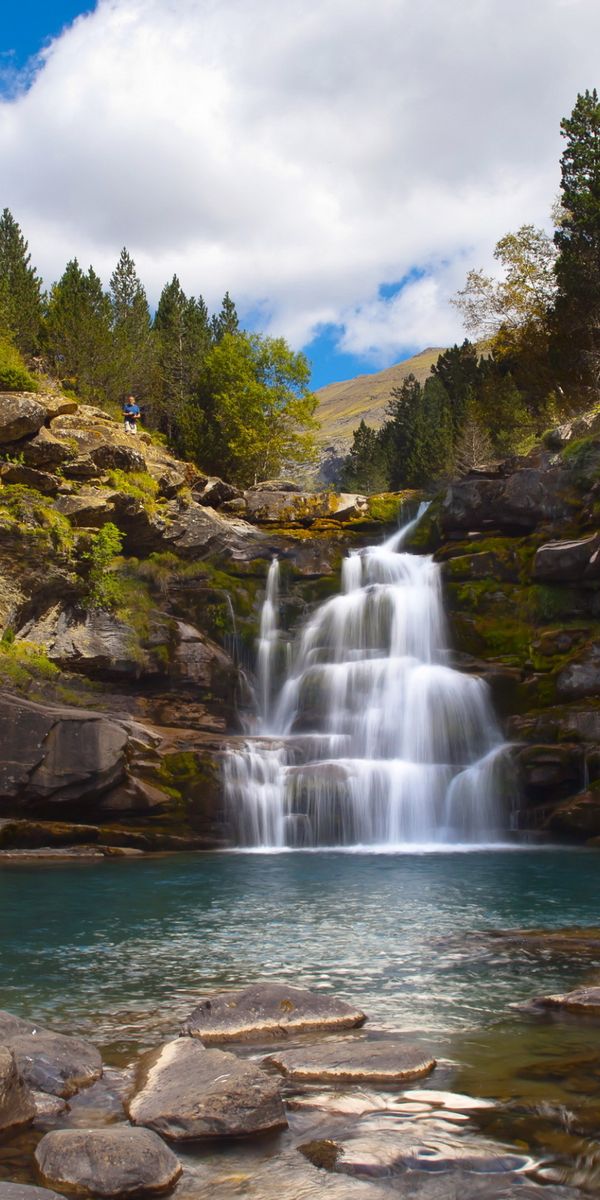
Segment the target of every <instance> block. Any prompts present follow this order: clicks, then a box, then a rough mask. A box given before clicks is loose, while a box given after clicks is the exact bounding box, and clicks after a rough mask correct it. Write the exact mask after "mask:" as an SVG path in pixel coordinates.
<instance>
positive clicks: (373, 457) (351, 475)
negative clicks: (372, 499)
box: [339, 421, 389, 495]
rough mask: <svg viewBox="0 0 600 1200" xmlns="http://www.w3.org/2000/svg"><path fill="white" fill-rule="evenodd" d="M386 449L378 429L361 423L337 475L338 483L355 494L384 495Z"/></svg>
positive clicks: (386, 483)
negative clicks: (356, 492)
mask: <svg viewBox="0 0 600 1200" xmlns="http://www.w3.org/2000/svg"><path fill="white" fill-rule="evenodd" d="M388 473H389V472H388V464H387V460H386V454H385V447H384V444H383V441H382V438H381V437H380V435H379V433H378V431H377V430H375V429H373V428H372V427H371V426H370V425H367V424H366V422H365V421H361V422H360V425H359V426H358V429H355V430H354V433H353V440H352V445H351V447H350V450H349V451H348V454H347V455H346V457H345V459H344V461H343V464H342V467H341V470H340V472H339V484H340V487H342V488H343V489H347V490H348V491H351V492H354V491H358V492H366V493H367V495H372V494H373V493H374V492H384V491H386V490H387V487H388Z"/></svg>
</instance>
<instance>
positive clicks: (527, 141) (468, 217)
mask: <svg viewBox="0 0 600 1200" xmlns="http://www.w3.org/2000/svg"><path fill="white" fill-rule="evenodd" d="M599 37H600V8H599V6H598V4H597V0H570V2H569V3H566V0H527V2H526V3H523V2H522V0H454V3H448V0H420V3H417V0H370V3H369V5H365V4H364V0H318V2H317V0H313V2H308V3H307V0H100V2H99V4H98V7H97V9H96V10H95V11H94V12H93V13H92V14H90V15H88V16H85V17H81V18H79V19H78V20H77V21H76V22H75V24H74V25H73V26H72V27H71V28H70V29H68V30H67V31H66V32H65V33H63V35H62V36H61V37H60V38H58V39H57V40H56V41H54V42H53V43H52V44H51V45H50V47H49V48H48V49H47V50H46V51H45V52H44V54H43V58H42V60H41V63H40V67H39V70H38V72H37V74H36V76H35V78H34V82H33V84H32V85H31V86H30V87H29V88H28V90H27V91H24V92H23V93H22V94H20V95H17V96H16V97H15V98H13V99H9V100H6V101H5V102H4V103H3V104H2V105H0V161H1V162H2V180H3V184H4V187H3V195H2V196H1V197H0V203H1V204H7V205H8V206H9V207H10V208H11V210H12V212H13V213H14V215H15V216H16V218H17V220H19V222H20V224H21V225H22V227H23V229H24V232H25V234H26V236H27V237H28V239H29V242H30V247H31V250H32V253H33V257H34V260H35V261H36V263H37V264H38V266H39V268H40V269H41V270H42V272H43V274H44V276H45V278H46V279H47V280H48V281H51V280H52V279H54V278H56V277H57V276H58V275H59V274H60V273H61V272H62V270H63V267H64V264H65V262H66V260H67V258H68V257H71V256H72V255H77V256H78V257H79V259H80V261H81V262H82V263H83V264H84V266H87V264H88V263H89V262H93V264H94V266H95V267H96V269H97V270H99V272H100V273H101V274H102V275H103V277H104V278H105V279H107V278H108V276H109V274H110V271H111V270H112V267H113V265H114V262H115V261H116V258H117V255H118V252H119V250H120V248H121V246H122V245H123V244H126V245H127V247H128V248H129V250H130V251H131V253H132V254H133V255H134V257H135V259H136V262H137V265H138V269H139V271H140V274H141V276H142V278H143V279H144V281H145V283H146V285H147V288H148V291H149V294H150V296H151V298H152V300H154V301H155V300H156V299H157V296H158V294H159V292H160V289H161V287H162V285H163V283H164V282H165V281H166V279H167V278H170V276H171V275H172V273H173V272H174V271H176V272H177V273H178V275H179V276H180V278H181V280H182V283H183V286H184V287H185V289H186V290H187V291H190V292H194V293H198V292H202V293H203V294H204V295H205V297H206V299H207V301H208V302H209V305H212V306H214V305H216V304H217V303H218V301H219V300H220V297H221V296H222V294H223V292H224V291H225V289H226V288H228V289H229V290H230V292H231V293H232V294H233V295H234V296H235V298H236V299H237V300H238V302H239V304H240V307H242V308H246V309H247V310H248V311H250V310H254V311H256V310H257V309H258V310H260V311H261V312H263V313H264V314H265V324H266V325H268V327H269V329H271V330H273V331H276V332H283V333H285V334H286V335H287V336H288V337H290V339H292V340H293V341H294V343H295V344H296V345H301V344H303V343H306V342H307V341H308V340H310V337H311V333H312V331H314V329H315V328H316V327H317V326H318V325H319V324H320V323H323V322H334V323H338V324H341V325H343V327H344V332H343V335H342V345H343V348H345V349H350V350H354V351H355V352H358V353H365V352H369V353H371V354H372V356H373V360H374V361H380V362H384V361H391V360H392V359H393V358H394V357H397V355H398V351H399V348H401V347H404V346H406V345H409V344H411V342H412V343H413V344H426V343H432V342H439V341H445V340H447V338H448V337H452V336H456V335H457V334H458V335H459V334H460V330H459V328H458V322H457V317H456V314H455V313H454V311H453V310H452V309H450V308H449V307H448V304H447V299H448V296H449V295H450V294H451V293H452V292H453V291H455V290H456V287H457V286H459V285H460V283H461V282H462V280H463V278H464V274H465V271H466V268H467V267H468V266H470V265H477V266H479V265H484V264H485V265H489V262H490V258H491V251H492V248H493V245H494V243H495V241H496V240H497V239H498V237H499V236H501V234H502V233H504V232H505V231H506V230H507V229H510V228H515V227H517V226H518V225H519V224H521V223H523V222H524V221H533V222H536V223H543V222H544V221H545V220H546V219H547V213H548V210H549V207H550V204H551V201H552V199H553V197H554V195H555V193H556V190H557V185H558V165H557V164H558V157H559V154H560V138H559V133H558V126H559V121H560V118H561V116H563V115H565V114H566V113H568V112H569V111H570V109H571V107H572V104H573V102H574V99H575V95H576V93H577V91H581V90H583V89H584V88H585V87H593V86H594V83H595V82H596V79H595V70H596V64H597V45H598V40H599ZM415 267H416V268H418V269H419V270H420V271H422V272H424V273H425V277H424V278H423V279H421V280H420V281H419V282H417V283H414V284H412V285H410V286H409V287H408V288H407V289H405V290H404V291H403V293H402V294H401V295H400V296H399V297H396V298H393V299H391V300H387V301H385V300H382V299H380V298H379V287H380V285H381V284H390V283H394V282H396V281H398V280H399V279H402V278H403V277H405V276H406V275H407V274H408V273H409V272H410V271H411V270H412V269H413V268H415Z"/></svg>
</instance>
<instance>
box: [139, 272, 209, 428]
mask: <svg viewBox="0 0 600 1200" xmlns="http://www.w3.org/2000/svg"><path fill="white" fill-rule="evenodd" d="M154 333H155V336H156V355H157V361H158V374H159V382H160V395H159V397H157V399H156V401H155V403H154V405H153V409H154V411H153V417H154V420H155V421H156V423H157V424H158V425H160V427H161V428H162V429H163V430H164V432H165V433H167V435H168V436H169V438H170V439H171V440H173V441H174V442H175V444H176V445H177V446H178V447H179V448H180V449H182V437H183V435H182V428H183V422H184V420H185V414H186V409H187V408H188V406H189V405H190V404H194V397H195V396H196V395H197V391H198V385H199V381H200V376H201V372H202V366H203V363H204V359H205V357H206V354H207V353H208V350H209V348H210V344H211V332H210V326H209V321H208V312H207V309H206V305H205V303H204V301H203V299H202V297H199V298H198V300H195V299H194V298H193V297H190V298H188V297H187V296H186V295H185V292H184V291H183V288H182V287H181V284H180V282H179V279H178V278H177V276H176V275H174V276H173V278H172V280H171V282H170V283H168V284H166V285H165V287H164V288H163V290H162V293H161V296H160V300H159V302H158V307H157V309H156V315H155V318H154Z"/></svg>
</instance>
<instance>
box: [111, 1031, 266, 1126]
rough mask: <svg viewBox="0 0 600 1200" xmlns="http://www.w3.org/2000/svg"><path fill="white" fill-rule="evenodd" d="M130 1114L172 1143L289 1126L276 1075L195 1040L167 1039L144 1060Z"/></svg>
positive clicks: (131, 1102)
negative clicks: (170, 1040) (209, 1048)
mask: <svg viewBox="0 0 600 1200" xmlns="http://www.w3.org/2000/svg"><path fill="white" fill-rule="evenodd" d="M128 1112H129V1116H130V1118H131V1120H132V1121H133V1123H134V1124H135V1125H146V1126H148V1127H149V1128H150V1129H154V1130H155V1131H156V1132H157V1133H160V1134H162V1135H163V1136H164V1137H167V1138H171V1139H172V1140H173V1141H188V1140H192V1139H194V1138H200V1137H241V1136H244V1135H247V1134H251V1133H266V1132H270V1131H272V1130H275V1129H282V1128H284V1127H285V1126H286V1125H287V1120H286V1117H285V1112H284V1108H283V1102H282V1099H281V1091H280V1086H279V1083H278V1081H277V1079H275V1078H274V1077H273V1076H272V1075H267V1074H266V1073H265V1072H264V1071H261V1070H260V1068H258V1067H256V1066H255V1065H254V1063H250V1062H247V1061H246V1060H244V1059H239V1058H236V1057H235V1055H233V1054H227V1053H225V1052H224V1051H222V1050H207V1049H206V1048H205V1047H204V1046H202V1045H201V1044H200V1043H199V1042H197V1041H191V1040H190V1038H179V1039H178V1040H177V1041H174V1042H168V1043H167V1045H166V1046H162V1047H161V1048H160V1050H158V1051H155V1052H153V1053H151V1054H149V1055H147V1056H146V1057H145V1058H144V1059H143V1060H142V1064H141V1077H140V1088H139V1090H138V1091H137V1092H136V1093H135V1095H134V1096H133V1098H132V1099H131V1100H130V1101H129V1103H128Z"/></svg>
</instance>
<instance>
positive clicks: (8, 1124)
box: [0, 1018, 36, 1134]
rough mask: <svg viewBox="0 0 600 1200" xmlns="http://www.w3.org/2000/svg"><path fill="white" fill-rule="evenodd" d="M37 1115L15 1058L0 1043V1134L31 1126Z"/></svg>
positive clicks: (10, 1051) (6, 1047) (9, 1050)
mask: <svg viewBox="0 0 600 1200" xmlns="http://www.w3.org/2000/svg"><path fill="white" fill-rule="evenodd" d="M0 1019H1V1018H0ZM35 1115H36V1108H35V1103H34V1099H33V1096H32V1094H31V1091H30V1089H29V1088H28V1086H27V1084H26V1083H24V1082H23V1080H22V1078H21V1076H20V1074H19V1071H18V1067H17V1063H16V1061H15V1056H14V1054H13V1052H12V1050H11V1049H9V1047H8V1046H6V1045H2V1043H1V1042H0V1134H3V1133H6V1132H7V1130H14V1129H19V1128H21V1127H22V1126H23V1125H29V1124H30V1123H31V1121H33V1118H34V1117H35Z"/></svg>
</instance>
